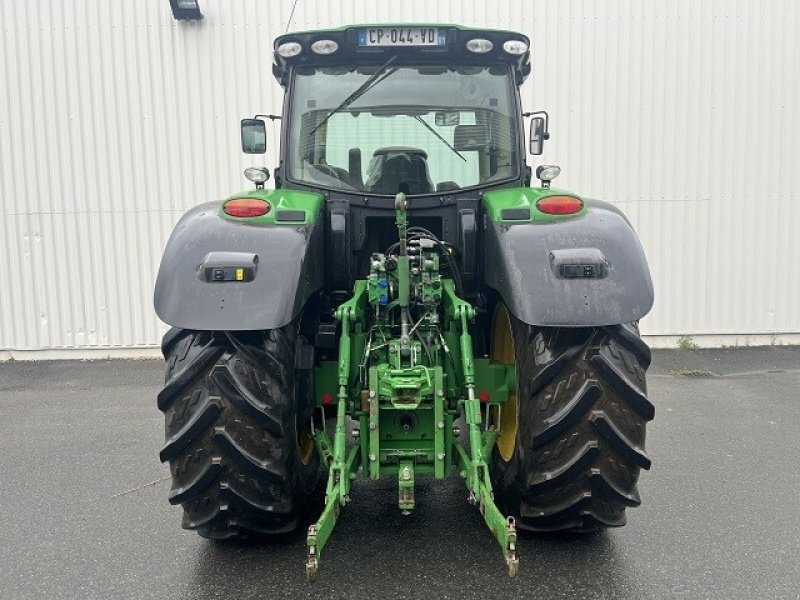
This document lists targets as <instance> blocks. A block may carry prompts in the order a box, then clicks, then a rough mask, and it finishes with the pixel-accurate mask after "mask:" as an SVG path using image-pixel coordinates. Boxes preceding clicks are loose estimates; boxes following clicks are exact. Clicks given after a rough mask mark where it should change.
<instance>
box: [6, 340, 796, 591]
mask: <svg viewBox="0 0 800 600" xmlns="http://www.w3.org/2000/svg"><path fill="white" fill-rule="evenodd" d="M162 377H163V368H162V365H161V363H159V362H157V361H92V362H83V361H59V362H37V363H27V362H17V363H0V474H2V477H0V532H1V533H0V535H2V541H1V542H0V598H3V599H5V598H8V599H18V598H48V599H57V598H70V599H73V598H344V597H348V598H418V597H419V598H422V597H425V598H458V599H465V598H502V597H509V598H789V599H798V598H800V347H794V348H790V347H770V348H742V349H723V350H698V351H695V352H689V351H678V350H675V351H657V352H655V353H654V364H653V367H652V368H651V370H650V372H649V381H648V383H649V388H650V397H651V398H652V400H653V402H654V403H655V405H656V418H655V420H654V421H653V422H652V423H651V424H650V426H649V429H648V440H647V450H648V453H649V455H650V457H651V458H652V460H653V468H652V470H650V471H648V472H643V474H642V477H641V483H640V492H641V495H642V499H643V504H642V506H641V507H639V508H636V509H632V510H629V511H628V525H627V526H626V527H624V528H621V529H615V530H611V531H606V532H602V533H599V534H591V535H583V536H555V535H552V536H545V537H523V538H522V539H521V540H520V543H519V556H520V575H519V578H518V579H516V580H510V579H509V578H508V577H507V575H506V574H505V569H504V564H503V561H502V559H501V556H500V551H499V549H498V547H497V546H496V543H495V542H494V540H493V538H492V536H491V534H490V533H489V532H488V530H487V529H486V528H485V526H484V524H483V521H482V519H481V517H480V515H479V514H478V511H477V509H476V508H474V507H472V506H470V505H469V504H468V503H467V501H466V495H467V494H466V490H465V488H464V485H463V483H462V482H461V480H459V479H457V478H453V479H451V480H447V481H444V482H435V481H430V480H422V481H421V483H420V485H419V487H418V491H417V504H418V508H417V509H416V510H415V511H414V513H413V514H412V515H411V516H409V517H402V516H401V515H400V514H399V513H398V511H397V508H396V482H394V481H390V480H386V481H378V482H370V481H364V480H359V481H357V483H356V486H355V489H354V493H353V496H352V497H353V502H352V503H351V504H350V505H348V506H347V507H346V508H345V509H344V511H343V513H342V516H341V518H340V520H339V524H338V525H337V528H336V530H335V531H334V534H333V537H332V539H331V541H330V542H329V544H328V546H327V547H326V548H325V551H324V553H323V556H322V561H321V568H320V572H319V578H318V581H317V583H315V584H314V585H310V584H308V583H307V582H306V580H305V570H304V547H305V542H304V539H303V538H302V537H297V538H296V539H295V540H293V541H289V542H287V543H285V544H268V543H232V542H226V543H215V542H210V541H207V540H203V539H201V538H200V537H198V536H197V535H196V534H195V533H193V532H189V531H184V530H182V529H181V528H180V509H179V508H177V507H172V506H170V505H169V504H168V503H167V490H168V487H169V481H168V472H167V469H166V467H165V466H164V465H162V464H161V463H159V461H158V451H159V449H160V447H161V445H162V443H163V420H162V415H161V414H160V413H159V412H158V410H157V409H156V406H155V396H156V393H157V391H158V389H159V386H160V382H161V381H162Z"/></svg>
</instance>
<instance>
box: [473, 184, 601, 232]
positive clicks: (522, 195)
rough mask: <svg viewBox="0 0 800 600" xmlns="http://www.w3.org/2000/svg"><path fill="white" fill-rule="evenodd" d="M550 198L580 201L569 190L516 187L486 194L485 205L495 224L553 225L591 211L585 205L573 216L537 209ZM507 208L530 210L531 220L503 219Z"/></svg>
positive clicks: (484, 196)
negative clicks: (552, 213)
mask: <svg viewBox="0 0 800 600" xmlns="http://www.w3.org/2000/svg"><path fill="white" fill-rule="evenodd" d="M548 196H572V197H573V198H578V199H580V196H578V195H577V194H576V193H574V192H570V191H568V190H561V189H557V188H531V187H515V188H502V189H497V190H492V191H490V192H486V193H485V194H484V195H483V203H484V205H485V206H486V211H487V212H488V213H489V218H490V219H491V220H492V221H494V222H495V223H509V224H511V223H553V222H557V221H563V220H564V219H575V218H577V217H582V216H583V215H585V214H586V213H587V211H588V210H589V209H588V208H587V207H586V204H585V203H584V205H583V208H582V209H581V210H580V211H579V212H577V213H574V214H571V215H550V214H547V213H543V212H542V211H540V210H539V209H538V208H536V203H537V202H538V201H539V200H541V199H542V198H547V197H548ZM507 208H513V209H528V210H530V215H531V216H530V218H529V219H527V220H526V219H503V217H502V211H503V210H505V209H507Z"/></svg>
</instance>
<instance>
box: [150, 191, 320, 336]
mask: <svg viewBox="0 0 800 600" xmlns="http://www.w3.org/2000/svg"><path fill="white" fill-rule="evenodd" d="M276 191H277V190H276ZM221 205H222V202H209V203H207V204H202V205H200V206H197V207H195V208H193V209H192V210H190V211H189V212H187V213H186V214H185V215H184V216H183V217H182V218H181V220H180V221H178V224H177V225H176V226H175V229H174V230H173V232H172V235H171V236H170V238H169V241H168V242H167V246H166V249H165V251H164V256H163V258H162V259H161V267H160V268H159V270H158V278H157V279H156V286H155V294H154V303H155V309H156V313H157V314H158V316H159V317H160V318H161V320H162V321H164V322H165V323H167V324H169V325H172V326H175V327H181V328H184V329H195V330H224V331H241V330H257V329H273V328H277V327H282V326H284V325H286V324H287V323H289V322H291V321H292V319H294V318H295V317H296V316H297V315H298V314H299V313H300V312H301V310H302V308H303V306H304V304H305V302H306V301H307V300H308V298H309V297H310V296H311V295H312V294H313V293H314V292H316V291H317V290H319V289H321V288H322V286H323V281H324V278H323V276H324V274H323V260H322V246H323V226H324V225H323V222H324V219H322V218H321V217H320V215H319V214H315V215H313V216H314V218H313V219H311V218H306V219H305V222H300V223H298V224H289V223H280V224H278V223H273V224H268V225H265V224H251V223H248V222H246V221H245V220H228V219H224V218H221V217H220V207H221ZM314 210H315V211H320V210H321V197H320V202H319V203H314ZM277 212H278V215H280V214H281V213H280V211H277ZM299 212H301V211H297V210H294V211H287V212H286V214H287V215H289V216H290V217H291V216H293V215H297V214H298V213H299ZM275 218H276V219H278V220H280V219H281V217H280V216H276V217H275ZM301 221H302V219H301ZM237 277H238V280H237Z"/></svg>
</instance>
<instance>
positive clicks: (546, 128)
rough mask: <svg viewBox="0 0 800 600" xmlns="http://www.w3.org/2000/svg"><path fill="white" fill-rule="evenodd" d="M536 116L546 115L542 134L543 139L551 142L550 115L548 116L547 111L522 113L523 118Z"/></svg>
mask: <svg viewBox="0 0 800 600" xmlns="http://www.w3.org/2000/svg"><path fill="white" fill-rule="evenodd" d="M534 115H544V132H542V139H543V140H549V139H550V115H548V114H547V111H546V110H535V111H532V112H524V113H522V116H523V117H533V116H534Z"/></svg>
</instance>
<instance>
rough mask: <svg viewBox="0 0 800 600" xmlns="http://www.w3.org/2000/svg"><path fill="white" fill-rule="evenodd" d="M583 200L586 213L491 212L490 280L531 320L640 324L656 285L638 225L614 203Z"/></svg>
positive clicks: (519, 314)
mask: <svg viewBox="0 0 800 600" xmlns="http://www.w3.org/2000/svg"><path fill="white" fill-rule="evenodd" d="M584 205H585V208H586V210H585V211H584V212H583V213H582V214H580V215H577V216H573V217H565V218H560V219H557V220H548V221H543V222H534V221H525V222H518V223H514V222H509V221H502V220H495V219H491V218H489V216H490V215H488V214H487V218H486V233H485V240H486V253H485V257H486V258H485V265H484V273H485V274H486V275H485V280H486V284H487V285H488V286H490V287H492V288H494V289H495V290H497V292H499V294H500V296H501V297H502V298H503V301H504V302H505V303H506V305H507V306H508V308H509V310H510V311H511V312H512V313H513V314H514V315H516V316H517V318H519V319H520V320H522V321H524V322H525V323H528V324H529V325H540V326H566V327H587V326H603V325H615V324H619V323H628V322H631V321H638V320H639V319H640V318H642V317H643V316H644V315H646V314H647V313H648V312H649V311H650V309H651V308H652V307H653V297H654V296H653V282H652V280H651V277H650V270H649V269H648V266H647V260H646V258H645V255H644V251H643V250H642V245H641V243H640V242H639V238H638V237H637V235H636V232H635V231H634V230H633V227H631V225H630V223H629V222H628V220H627V219H626V218H625V216H624V215H623V214H622V212H621V211H620V210H618V209H617V208H616V207H614V206H612V205H611V204H608V203H607V202H601V201H597V200H584ZM532 210H533V209H532Z"/></svg>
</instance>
